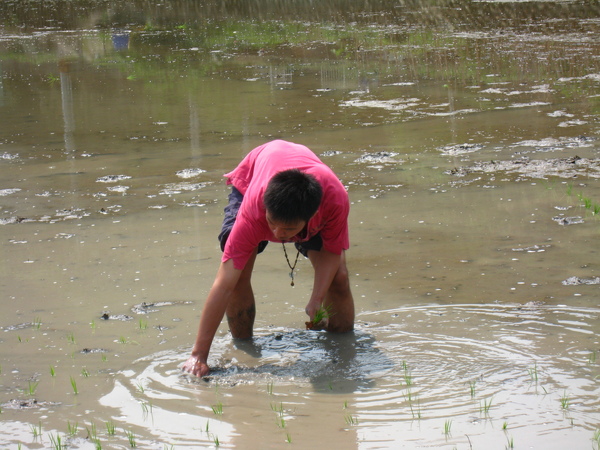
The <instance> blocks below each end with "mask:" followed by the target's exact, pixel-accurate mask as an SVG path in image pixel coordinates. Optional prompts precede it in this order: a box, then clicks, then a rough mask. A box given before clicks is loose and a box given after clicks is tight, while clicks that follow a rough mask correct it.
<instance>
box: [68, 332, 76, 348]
mask: <svg viewBox="0 0 600 450" xmlns="http://www.w3.org/2000/svg"><path fill="white" fill-rule="evenodd" d="M67 341H69V344H73V345H74V344H75V335H74V334H73V333H72V332H71V333H69V334H67Z"/></svg>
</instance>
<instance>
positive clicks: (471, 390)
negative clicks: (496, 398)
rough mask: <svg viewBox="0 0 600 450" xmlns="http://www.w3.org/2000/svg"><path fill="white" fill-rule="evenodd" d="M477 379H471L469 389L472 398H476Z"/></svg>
mask: <svg viewBox="0 0 600 450" xmlns="http://www.w3.org/2000/svg"><path fill="white" fill-rule="evenodd" d="M476 383H477V381H475V380H473V381H469V391H470V392H471V398H475V384H476Z"/></svg>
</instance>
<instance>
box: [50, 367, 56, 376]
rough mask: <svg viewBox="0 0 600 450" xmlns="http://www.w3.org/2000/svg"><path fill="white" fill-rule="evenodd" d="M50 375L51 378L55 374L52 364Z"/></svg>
mask: <svg viewBox="0 0 600 450" xmlns="http://www.w3.org/2000/svg"><path fill="white" fill-rule="evenodd" d="M50 376H51V377H53V378H54V377H55V376H56V370H55V369H54V367H52V366H50Z"/></svg>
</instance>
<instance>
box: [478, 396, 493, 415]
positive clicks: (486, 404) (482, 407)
mask: <svg viewBox="0 0 600 450" xmlns="http://www.w3.org/2000/svg"><path fill="white" fill-rule="evenodd" d="M491 407H492V399H491V398H490V399H489V400H486V399H483V400H482V401H481V403H480V404H479V412H480V413H482V414H485V415H486V416H487V415H488V414H489V413H490V409H491Z"/></svg>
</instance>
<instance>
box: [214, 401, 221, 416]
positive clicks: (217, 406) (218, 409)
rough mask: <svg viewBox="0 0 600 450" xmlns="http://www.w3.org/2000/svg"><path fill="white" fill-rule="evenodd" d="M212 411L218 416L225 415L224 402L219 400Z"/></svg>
mask: <svg viewBox="0 0 600 450" xmlns="http://www.w3.org/2000/svg"><path fill="white" fill-rule="evenodd" d="M212 412H213V413H214V414H215V415H216V416H222V415H223V403H221V402H217V404H216V405H213V406H212Z"/></svg>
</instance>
